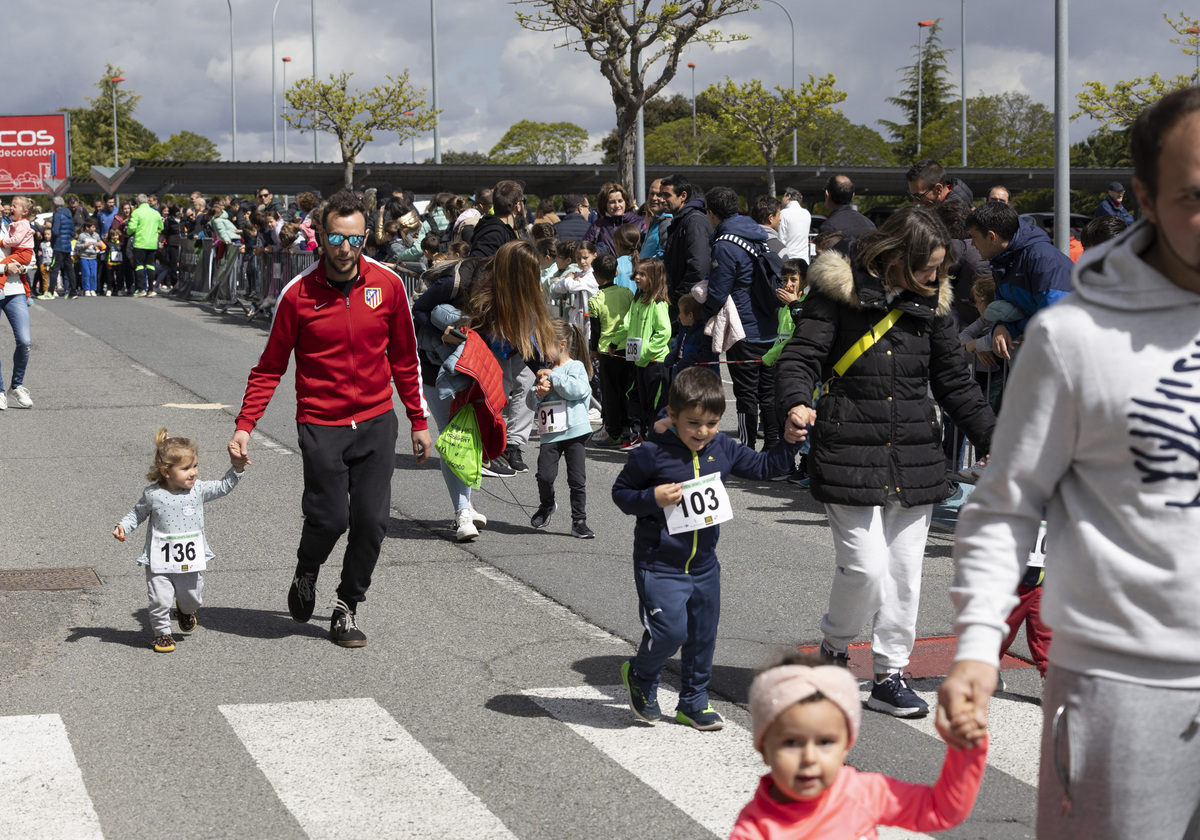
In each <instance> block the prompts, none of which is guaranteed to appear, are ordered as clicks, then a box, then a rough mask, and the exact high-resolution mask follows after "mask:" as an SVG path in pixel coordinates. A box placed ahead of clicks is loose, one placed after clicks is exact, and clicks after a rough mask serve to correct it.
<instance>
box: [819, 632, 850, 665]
mask: <svg viewBox="0 0 1200 840" xmlns="http://www.w3.org/2000/svg"><path fill="white" fill-rule="evenodd" d="M817 657H818V658H819V659H820V660H821V664H822V665H837V666H839V667H841V668H849V667H850V651H848V650H835V649H834V648H831V647H830V646H829V645H828V644H826V642H825V640H824V639H822V640H821V646H820V647H819V648H817Z"/></svg>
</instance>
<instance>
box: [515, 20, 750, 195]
mask: <svg viewBox="0 0 1200 840" xmlns="http://www.w3.org/2000/svg"><path fill="white" fill-rule="evenodd" d="M514 2H516V3H517V5H521V6H531V7H532V8H533V11H532V12H531V13H528V14H527V13H524V12H518V13H517V21H518V23H520V24H521V26H522V27H524V28H525V29H528V30H531V31H534V32H558V31H560V30H567V34H566V36H565V37H566V39H567V40H566V42H565V44H564V46H569V47H571V48H573V49H577V50H581V51H583V52H586V53H587V54H588V55H589V56H591V57H592V58H593V59H595V61H596V62H598V63H599V65H600V73H601V75H602V76H604V78H605V79H607V80H608V83H609V87H610V88H611V90H612V98H613V105H614V106H615V108H616V114H617V138H618V143H617V180H618V181H619V182H620V183H622V184H625V185H632V184H633V151H634V149H633V147H634V142H635V126H636V122H637V113H638V110H639V109H641V108H642V107H643V106H644V105H645V104H646V103H647V102H648V101H650V100H651V99H653V98H654V97H655V96H656V95H657V94H658V93H659V92H660V91H661V90H662V89H663V88H665V87H666V86H667V85H668V84H669V83H670V81H671V80H672V79H673V78H675V74H676V73H677V72H678V70H679V57H680V55H681V54H682V53H683V50H684V48H685V47H687V45H688V44H690V43H699V44H709V45H712V44H716V43H721V42H724V41H731V40H740V39H741V38H743V37H744V36H740V35H728V36H727V35H723V34H722V33H721V32H720V31H719V30H717V29H714V28H712V24H713V23H715V22H716V21H718V20H720V19H721V18H723V17H726V16H727V15H731V14H735V13H737V12H744V11H748V10H749V9H752V8H755V4H754V2H753V0H691V2H690V3H687V4H681V3H678V2H673V1H672V2H664V3H661V4H657V5H655V6H652V4H651V0H636V2H634V3H633V5H632V6H631V5H630V4H629V3H628V2H626V0H514ZM572 32H573V34H571V33H572ZM655 65H657V67H656V66H655ZM643 197H644V196H639V198H643Z"/></svg>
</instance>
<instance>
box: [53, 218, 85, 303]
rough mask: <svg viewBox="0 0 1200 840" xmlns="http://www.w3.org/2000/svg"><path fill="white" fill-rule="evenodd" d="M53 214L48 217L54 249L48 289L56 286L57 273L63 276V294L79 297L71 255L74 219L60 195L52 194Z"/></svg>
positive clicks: (77, 281)
mask: <svg viewBox="0 0 1200 840" xmlns="http://www.w3.org/2000/svg"><path fill="white" fill-rule="evenodd" d="M53 204H54V215H53V216H52V217H51V219H50V247H51V248H52V249H54V262H53V263H52V264H51V265H50V291H51V292H53V291H54V289H55V288H56V287H57V286H58V275H59V272H62V276H63V296H64V297H69V298H76V297H79V288H78V286H79V280H78V278H77V277H76V276H75V261H74V258H73V257H72V255H71V241H72V240H73V239H74V238H75V219H74V217H73V216H72V214H71V211H70V210H68V209H67V207H66V202H64V201H63V199H62V196H61V195H56V196H54V202H53Z"/></svg>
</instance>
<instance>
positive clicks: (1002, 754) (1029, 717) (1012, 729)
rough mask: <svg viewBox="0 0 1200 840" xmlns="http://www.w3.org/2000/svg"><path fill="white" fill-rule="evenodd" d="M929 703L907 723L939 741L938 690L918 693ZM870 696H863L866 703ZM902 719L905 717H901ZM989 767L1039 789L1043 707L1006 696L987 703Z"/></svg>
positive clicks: (940, 737)
mask: <svg viewBox="0 0 1200 840" xmlns="http://www.w3.org/2000/svg"><path fill="white" fill-rule="evenodd" d="M917 694H919V695H920V696H921V699H922V700H924V701H925V702H926V703H928V704H929V710H930V711H929V714H928V715H927V716H926V717H923V718H918V719H917V720H904V722H905V723H907V724H908V725H909V726H911V727H913V728H914V729H919V730H921V731H922V732H924V733H925V734H927V735H929V736H930V737H932V738H937V739H938V740H939V741H940V740H941V739H942V736H940V735H938V734H937V729H936V728H935V727H934V725H933V721H934V714H933V710H934V709H935V708H936V707H937V692H936V691H918V692H917ZM866 697H867V694H866V692H864V693H863V699H864V700H866ZM901 719H902V720H903V718H901ZM988 734H989V736H990V741H989V743H988V764H990V765H991V766H992V767H995V768H996V769H997V770H1002V771H1003V772H1005V773H1007V774H1008V775H1010V776H1012V777H1013V778H1016V779H1020V780H1021V781H1022V782H1024V783H1025V784H1027V785H1030V786H1031V787H1034V788H1036V787H1037V785H1038V763H1039V761H1040V759H1041V754H1042V748H1041V743H1042V707H1041V706H1038V705H1035V704H1033V703H1023V702H1021V701H1019V700H1009V699H1008V698H1006V697H993V698H992V699H991V702H990V703H988Z"/></svg>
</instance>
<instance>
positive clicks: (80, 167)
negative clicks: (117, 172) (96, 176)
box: [60, 64, 158, 179]
mask: <svg viewBox="0 0 1200 840" xmlns="http://www.w3.org/2000/svg"><path fill="white" fill-rule="evenodd" d="M120 75H121V68H120V67H114V66H113V65H111V64H107V65H105V68H104V75H103V76H101V77H100V81H98V82H96V89H97V90H99V93H98V94H97V95H96V97H95V98H93V99H88V100H87V106H86V107H83V108H62V109H60V110H62V111H65V112H66V113H67V114H69V115H70V118H71V177H72V178H80V179H83V178H90V177H91V167H93V166H112V164H113V89H114V88H116V102H117V107H116V110H117V151H118V152H119V153H120V159H121V160H125V161H128V160H130V159H131V158H135V157H143V158H144V157H151V155H150V150H151V149H152V148H153V147H154V145H155V144H156V143H158V136H157V135H156V134H155V133H154V132H153V131H151V130H150V129H148V128H146V126H144V125H142V124H141V123H140V122H138V121H137V120H136V119H134V117H133V115H134V112H136V111H137V106H138V102H140V101H141V98H142V97H141V94H137V93H134V92H133V90H131V89H130V88H129V86H128V85H127V84H125V83H121V84H114V82H113V81H112V80H113V78H114V77H117V76H120Z"/></svg>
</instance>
